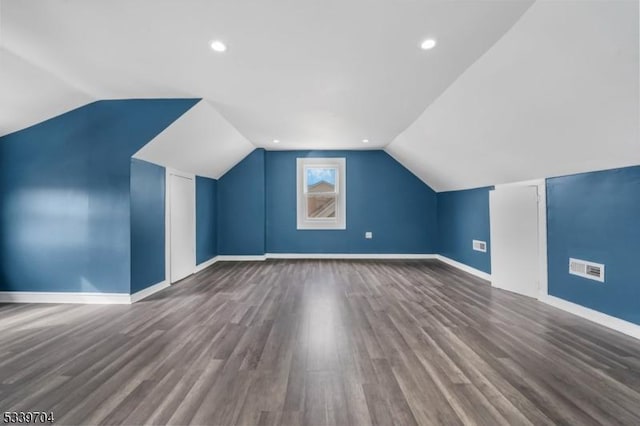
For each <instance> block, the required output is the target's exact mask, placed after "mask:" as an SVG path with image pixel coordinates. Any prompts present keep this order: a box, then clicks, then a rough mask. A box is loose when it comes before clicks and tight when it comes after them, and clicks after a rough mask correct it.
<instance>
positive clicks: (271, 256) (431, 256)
mask: <svg viewBox="0 0 640 426" xmlns="http://www.w3.org/2000/svg"><path fill="white" fill-rule="evenodd" d="M265 257H266V258H267V259H435V258H436V255H435V254H413V253H411V254H393V253H390V254H385V253H362V254H355V253H267V254H266V255H265Z"/></svg>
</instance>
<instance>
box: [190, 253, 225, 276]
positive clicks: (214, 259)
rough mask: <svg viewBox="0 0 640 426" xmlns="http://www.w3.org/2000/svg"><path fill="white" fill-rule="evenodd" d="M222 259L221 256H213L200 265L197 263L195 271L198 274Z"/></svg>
mask: <svg viewBox="0 0 640 426" xmlns="http://www.w3.org/2000/svg"><path fill="white" fill-rule="evenodd" d="M219 260H220V256H213V257H212V258H211V259H209V260H207V261H205V262H202V263H201V264H199V265H196V269H194V271H193V273H194V274H196V273H198V272H200V271H202V270H204V269H207V268H208V267H209V266H211V265H213V264H214V263H216V262H218V261H219Z"/></svg>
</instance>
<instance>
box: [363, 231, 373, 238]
mask: <svg viewBox="0 0 640 426" xmlns="http://www.w3.org/2000/svg"><path fill="white" fill-rule="evenodd" d="M364 237H365V238H366V239H367V240H370V239H372V238H373V232H371V231H367V232H365V233H364Z"/></svg>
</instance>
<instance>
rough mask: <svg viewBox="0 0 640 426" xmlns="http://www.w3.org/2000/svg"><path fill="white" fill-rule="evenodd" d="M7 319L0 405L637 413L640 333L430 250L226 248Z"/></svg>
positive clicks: (10, 313)
mask: <svg viewBox="0 0 640 426" xmlns="http://www.w3.org/2000/svg"><path fill="white" fill-rule="evenodd" d="M0 329H1V331H0V333H1V334H0V379H1V383H0V411H12V410H46V411H53V412H54V415H55V417H56V423H57V424H200V425H204V424H212V425H213V424H216V425H232V424H241V425H250V424H264V425H270V424H292V425H293V424H313V425H316V424H317V425H322V424H335V425H347V424H370V423H374V424H382V425H391V424H407V425H409V424H446V425H455V424H481V425H500V424H504V425H524V424H534V425H542V424H571V425H590V424H627V425H638V424H640V343H639V342H638V341H636V340H634V339H631V338H629V337H626V336H623V335H621V334H618V333H615V332H612V331H609V330H607V329H605V328H602V327H599V326H597V325H594V324H592V323H589V322H587V321H585V320H582V319H580V318H578V317H575V316H572V315H569V314H566V313H564V312H562V311H559V310H557V309H554V308H551V307H548V306H546V305H543V304H541V303H539V302H536V301H534V300H531V299H527V298H524V297H520V296H516V295H513V294H510V293H507V292H504V291H501V290H495V289H492V288H491V287H490V286H489V285H488V284H487V283H486V282H483V281H481V280H478V279H476V278H474V277H471V276H469V275H466V274H464V273H463V272H459V271H457V270H454V269H451V268H450V267H448V266H445V265H443V264H441V263H439V262H437V261H326V260H325V261H320V260H318V261H267V262H262V263H260V262H255V263H218V264H216V265H214V266H213V267H211V268H209V269H207V270H206V271H203V272H202V273H200V274H198V275H196V276H193V277H192V278H189V279H187V280H185V281H183V282H181V283H179V284H178V285H175V286H173V287H172V288H170V289H167V290H165V291H163V292H161V293H158V294H156V295H155V296H153V297H151V298H149V299H146V300H144V301H142V302H139V303H137V304H135V305H132V306H98V305H0Z"/></svg>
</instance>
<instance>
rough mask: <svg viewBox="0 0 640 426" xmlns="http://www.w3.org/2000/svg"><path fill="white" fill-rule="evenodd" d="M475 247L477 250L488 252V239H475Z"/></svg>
mask: <svg viewBox="0 0 640 426" xmlns="http://www.w3.org/2000/svg"><path fill="white" fill-rule="evenodd" d="M473 249H474V250H475V251H481V252H483V253H486V252H487V242H486V241H479V240H473Z"/></svg>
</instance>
